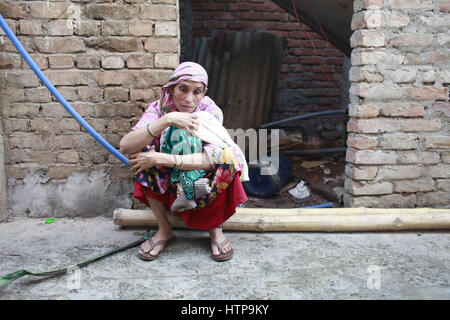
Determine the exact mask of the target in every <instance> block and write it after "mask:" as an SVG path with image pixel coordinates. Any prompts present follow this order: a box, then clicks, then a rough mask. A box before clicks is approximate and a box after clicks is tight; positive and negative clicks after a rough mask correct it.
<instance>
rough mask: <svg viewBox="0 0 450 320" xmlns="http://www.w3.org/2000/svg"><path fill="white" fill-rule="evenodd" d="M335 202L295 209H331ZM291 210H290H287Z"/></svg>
mask: <svg viewBox="0 0 450 320" xmlns="http://www.w3.org/2000/svg"><path fill="white" fill-rule="evenodd" d="M333 204H334V203H333V202H327V203H322V204H317V205H315V206H310V207H299V208H294V209H317V208H331V207H332V206H333ZM238 208H244V209H245V208H246V207H241V206H238ZM287 210H289V209H287Z"/></svg>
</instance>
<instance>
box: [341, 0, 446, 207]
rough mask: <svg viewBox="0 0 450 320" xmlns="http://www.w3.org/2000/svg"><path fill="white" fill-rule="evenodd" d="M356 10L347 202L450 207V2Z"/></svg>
mask: <svg viewBox="0 0 450 320" xmlns="http://www.w3.org/2000/svg"><path fill="white" fill-rule="evenodd" d="M354 10H355V14H354V16H353V20H352V29H353V30H354V33H353V35H352V37H351V45H352V48H353V51H352V56H351V62H352V67H351V70H350V80H351V81H352V85H351V89H350V105H349V114H350V117H351V118H350V121H349V123H348V131H349V136H348V141H347V143H348V147H349V149H348V152H347V161H348V164H347V167H346V175H347V179H346V183H345V184H346V189H347V191H348V194H347V195H346V197H345V198H346V200H345V203H346V206H368V207H371V206H373V207H415V206H418V207H425V206H444V207H450V200H449V199H450V134H449V133H450V126H449V119H450V104H449V83H450V59H449V58H450V50H449V43H450V42H449V41H450V37H449V33H448V30H449V27H450V16H449V6H448V1H445V0H439V1H431V0H356V1H355V4H354Z"/></svg>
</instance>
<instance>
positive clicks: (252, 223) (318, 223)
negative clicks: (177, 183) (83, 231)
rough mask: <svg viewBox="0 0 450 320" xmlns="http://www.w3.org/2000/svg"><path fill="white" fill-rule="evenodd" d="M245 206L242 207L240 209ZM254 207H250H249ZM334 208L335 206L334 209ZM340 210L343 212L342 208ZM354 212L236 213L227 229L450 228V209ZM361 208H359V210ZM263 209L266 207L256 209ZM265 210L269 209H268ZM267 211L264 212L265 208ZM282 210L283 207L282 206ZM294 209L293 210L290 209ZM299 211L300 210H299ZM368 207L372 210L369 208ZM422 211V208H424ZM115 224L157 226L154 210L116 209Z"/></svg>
mask: <svg viewBox="0 0 450 320" xmlns="http://www.w3.org/2000/svg"><path fill="white" fill-rule="evenodd" d="M239 209H241V208H239ZM248 209H250V208H248ZM331 209H333V208H331ZM338 209H339V211H341V212H343V211H342V210H341V208H338ZM349 209H353V210H350V211H353V212H352V214H337V213H332V211H330V208H326V209H303V211H302V214H288V213H286V212H283V213H281V211H278V212H275V213H272V214H267V213H259V214H257V213H256V212H252V213H250V214H248V212H247V213H243V211H242V210H239V212H236V214H234V215H233V216H232V217H231V218H230V219H228V221H227V222H225V223H224V225H223V228H224V230H237V231H259V232H265V231H290V232H295V231H323V232H337V231H341V232H348V231H398V230H421V229H450V210H449V209H429V208H423V209H420V208H419V209H377V208H372V209H370V210H369V209H368V208H343V210H349ZM356 209H359V211H356ZM256 210H262V209H256ZM264 210H265V209H264ZM264 210H263V211H264ZM278 210H282V209H278ZM287 210H292V209H287ZM295 210H299V209H295ZM306 210H317V211H322V210H326V211H325V213H323V214H317V212H316V213H312V212H310V211H308V212H309V213H311V214H305V211H306ZM366 210H368V211H366ZM420 210H422V211H420ZM168 218H169V222H170V223H171V225H172V226H173V227H174V228H186V224H185V223H184V220H182V219H181V218H180V217H178V216H176V215H169V216H168ZM113 221H114V224H116V225H122V226H157V225H158V224H157V221H156V218H155V216H154V214H153V212H152V211H151V210H130V209H116V210H115V211H114V218H113Z"/></svg>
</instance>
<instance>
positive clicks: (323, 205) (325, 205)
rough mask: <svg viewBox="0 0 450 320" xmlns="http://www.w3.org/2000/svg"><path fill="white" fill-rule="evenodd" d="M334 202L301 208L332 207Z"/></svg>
mask: <svg viewBox="0 0 450 320" xmlns="http://www.w3.org/2000/svg"><path fill="white" fill-rule="evenodd" d="M333 204H334V203H333V202H327V203H322V204H317V205H315V206H310V207H301V208H300V209H316V208H331V207H332V206H333Z"/></svg>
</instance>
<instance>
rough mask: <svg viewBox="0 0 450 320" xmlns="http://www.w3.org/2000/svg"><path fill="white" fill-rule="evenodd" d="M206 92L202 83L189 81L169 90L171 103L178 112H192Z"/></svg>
mask: <svg viewBox="0 0 450 320" xmlns="http://www.w3.org/2000/svg"><path fill="white" fill-rule="evenodd" d="M206 91H207V88H205V85H204V84H203V83H201V82H195V81H189V80H186V81H183V82H180V83H179V84H177V85H176V86H175V87H171V88H170V90H169V92H170V94H171V95H172V97H173V102H174V103H175V106H176V108H177V110H178V111H180V112H193V111H194V110H195V109H196V108H197V106H198V104H199V103H200V100H202V98H203V97H204V96H205V94H206Z"/></svg>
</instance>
